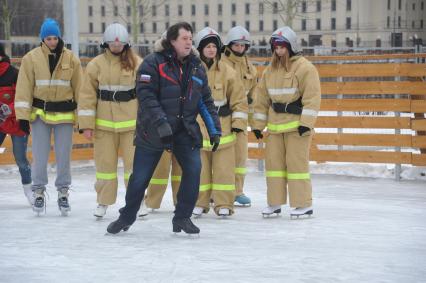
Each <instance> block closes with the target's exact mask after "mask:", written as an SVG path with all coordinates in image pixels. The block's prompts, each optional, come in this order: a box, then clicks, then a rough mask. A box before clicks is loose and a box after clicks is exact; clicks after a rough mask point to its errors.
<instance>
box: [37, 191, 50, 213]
mask: <svg viewBox="0 0 426 283" xmlns="http://www.w3.org/2000/svg"><path fill="white" fill-rule="evenodd" d="M43 195H44V198H43V197H42V196H38V197H36V198H35V200H34V205H35V204H36V203H37V201H40V198H41V199H43V208H44V214H46V213H47V201H46V198H47V199H48V200H49V199H50V195H49V193H48V192H47V190H44V191H43Z"/></svg>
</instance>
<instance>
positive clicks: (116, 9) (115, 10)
mask: <svg viewBox="0 0 426 283" xmlns="http://www.w3.org/2000/svg"><path fill="white" fill-rule="evenodd" d="M117 16H118V6H114V17H117Z"/></svg>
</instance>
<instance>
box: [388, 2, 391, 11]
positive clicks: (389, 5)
mask: <svg viewBox="0 0 426 283" xmlns="http://www.w3.org/2000/svg"><path fill="white" fill-rule="evenodd" d="M390 9H391V0H388V10H390Z"/></svg>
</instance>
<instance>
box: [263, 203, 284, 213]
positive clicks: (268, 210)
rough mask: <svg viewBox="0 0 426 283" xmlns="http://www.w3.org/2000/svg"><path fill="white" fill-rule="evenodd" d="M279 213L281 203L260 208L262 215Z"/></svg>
mask: <svg viewBox="0 0 426 283" xmlns="http://www.w3.org/2000/svg"><path fill="white" fill-rule="evenodd" d="M280 213H281V205H272V206H268V207H266V208H264V209H263V210H262V215H263V216H270V215H273V214H276V215H279V214H280Z"/></svg>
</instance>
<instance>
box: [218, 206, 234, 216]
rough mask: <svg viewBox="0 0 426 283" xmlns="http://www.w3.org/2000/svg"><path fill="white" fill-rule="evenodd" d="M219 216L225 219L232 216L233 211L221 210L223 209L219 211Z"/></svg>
mask: <svg viewBox="0 0 426 283" xmlns="http://www.w3.org/2000/svg"><path fill="white" fill-rule="evenodd" d="M217 214H219V216H222V217H224V218H225V217H226V216H230V215H231V211H230V210H229V208H221V209H219V212H218V213H217Z"/></svg>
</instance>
